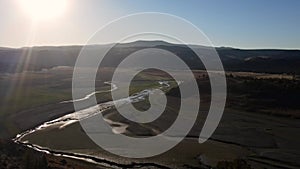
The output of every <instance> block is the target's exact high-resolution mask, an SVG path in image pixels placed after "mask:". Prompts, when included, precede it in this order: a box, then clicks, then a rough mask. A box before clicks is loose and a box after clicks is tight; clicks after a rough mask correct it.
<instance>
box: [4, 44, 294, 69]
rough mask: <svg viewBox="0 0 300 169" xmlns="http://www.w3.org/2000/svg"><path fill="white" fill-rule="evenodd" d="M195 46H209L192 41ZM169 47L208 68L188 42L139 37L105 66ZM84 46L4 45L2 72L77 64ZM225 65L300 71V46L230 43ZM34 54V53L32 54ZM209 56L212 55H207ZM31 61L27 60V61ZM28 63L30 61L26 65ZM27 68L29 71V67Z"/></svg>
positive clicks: (119, 46) (222, 51)
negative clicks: (142, 51)
mask: <svg viewBox="0 0 300 169" xmlns="http://www.w3.org/2000/svg"><path fill="white" fill-rule="evenodd" d="M191 46H192V48H193V49H195V50H200V51H201V50H205V49H206V48H207V47H204V46H199V45H191ZM105 47H107V45H97V44H95V45H89V46H87V49H88V50H95V52H96V51H97V50H100V49H101V48H105ZM150 47H155V48H160V49H165V50H168V51H170V52H173V53H175V54H176V55H178V56H179V57H180V58H181V59H182V60H184V61H185V62H186V63H188V64H189V66H190V67H191V68H192V69H205V68H204V66H203V64H202V62H201V61H200V60H199V59H198V58H197V57H196V56H195V53H194V52H193V51H191V50H190V49H189V48H188V47H187V46H186V45H183V44H173V43H169V42H165V41H159V40H158V41H145V40H140V41H135V42H129V43H119V44H115V47H114V48H113V49H112V50H111V51H110V52H109V54H108V56H107V58H106V59H105V62H104V63H103V65H104V66H108V67H115V66H117V65H118V63H119V62H120V61H121V60H122V59H124V58H125V57H126V56H128V55H129V54H130V53H132V52H135V51H137V50H140V49H143V48H150ZM82 48H83V46H81V45H70V46H37V47H24V48H19V49H13V48H0V72H9V73H14V72H20V71H24V70H25V69H26V70H33V71H36V70H41V69H48V68H52V67H56V66H74V64H75V62H76V58H77V56H78V54H79V52H80V51H81V49H82ZM216 51H217V52H218V54H219V56H220V58H221V61H222V62H223V65H224V68H225V70H227V71H251V72H267V73H296V74H300V50H281V49H236V48H230V47H219V48H216ZM29 54H30V55H29ZM206 57H209V56H206ZM25 61H26V62H27V63H24V62H25ZM25 64H27V65H26V66H25ZM26 70H25V71H26Z"/></svg>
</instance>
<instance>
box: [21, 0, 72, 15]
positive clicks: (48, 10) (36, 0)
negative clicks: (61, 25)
mask: <svg viewBox="0 0 300 169" xmlns="http://www.w3.org/2000/svg"><path fill="white" fill-rule="evenodd" d="M19 3H20V5H21V7H22V8H23V9H24V11H25V12H26V13H27V14H28V15H29V16H30V17H31V18H32V19H34V20H46V19H53V18H56V17H59V16H61V15H62V14H63V13H64V12H65V10H66V6H67V0H19Z"/></svg>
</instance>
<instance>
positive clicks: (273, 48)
mask: <svg viewBox="0 0 300 169" xmlns="http://www.w3.org/2000/svg"><path fill="white" fill-rule="evenodd" d="M135 42H165V43H168V44H171V45H190V46H199V47H200V46H202V47H213V48H228V49H239V50H300V48H276V47H261V48H260V47H259V48H250V47H249V48H247V47H233V46H224V45H221V46H204V45H199V44H180V43H173V42H168V41H165V40H135V41H130V42H122V43H113V42H112V43H109V42H108V43H97V44H89V45H84V44H58V45H55V44H44V45H33V46H20V47H14V46H0V50H1V49H11V50H13V49H25V48H42V47H49V48H51V47H53V48H54V47H76V46H77V47H82V46H97V45H103V46H104V45H110V44H129V43H135Z"/></svg>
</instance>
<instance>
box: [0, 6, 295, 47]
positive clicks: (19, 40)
mask: <svg viewBox="0 0 300 169" xmlns="http://www.w3.org/2000/svg"><path fill="white" fill-rule="evenodd" d="M20 1H21V0H0V46H2V47H16V48H18V47H24V46H45V45H47V46H60V45H83V44H85V43H86V42H87V41H88V39H89V38H90V37H91V36H92V35H93V34H94V33H95V32H96V31H97V30H98V29H99V28H101V27H102V26H104V25H105V24H107V23H109V22H111V21H112V20H115V19H117V18H119V17H122V16H126V15H129V14H134V13H137V12H162V13H169V14H172V15H176V16H179V17H182V18H184V19H186V20H188V21H190V22H191V23H193V24H194V25H196V26H197V27H198V28H199V29H201V30H202V31H203V32H204V33H205V34H206V36H207V37H208V38H209V39H210V41H211V42H212V44H213V45H214V46H226V47H234V48H245V49H249V48H277V49H300V10H299V8H300V1H299V0H272V1H262V0H243V1H241V0H226V1H225V0H224V1H223V0H206V1H204V0H203V1H202V0H66V1H67V3H66V7H65V9H64V11H63V13H62V14H61V15H60V16H57V17H55V18H50V19H49V18H47V19H43V18H41V19H40V20H38V21H36V20H34V19H33V17H32V15H30V14H28V11H27V12H26V11H25V10H24V6H22V4H21V3H20ZM54 10H55V9H54ZM170 31H172V30H170ZM99 43H106V41H101V40H100V41H99Z"/></svg>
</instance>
